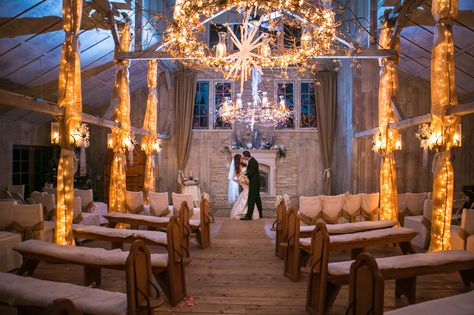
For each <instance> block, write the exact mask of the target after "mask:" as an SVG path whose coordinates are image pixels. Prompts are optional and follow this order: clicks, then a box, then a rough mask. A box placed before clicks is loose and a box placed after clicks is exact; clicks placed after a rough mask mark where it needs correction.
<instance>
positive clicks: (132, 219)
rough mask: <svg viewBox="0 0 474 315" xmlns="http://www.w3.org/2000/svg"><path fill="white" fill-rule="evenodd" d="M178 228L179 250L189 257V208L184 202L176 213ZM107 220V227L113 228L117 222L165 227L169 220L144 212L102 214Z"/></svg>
mask: <svg viewBox="0 0 474 315" xmlns="http://www.w3.org/2000/svg"><path fill="white" fill-rule="evenodd" d="M177 215H178V223H179V229H180V231H181V237H182V238H181V247H182V248H181V251H182V253H183V255H184V256H185V257H189V234H190V231H191V230H190V225H189V208H188V206H187V204H186V202H183V203H181V207H180V209H179V211H178V213H177ZM104 217H105V218H106V219H107V220H108V223H107V227H109V228H115V227H116V226H117V225H118V224H129V225H130V226H132V227H139V226H144V227H147V228H148V229H149V230H163V229H166V227H167V226H168V224H169V222H170V217H155V216H151V215H144V214H131V213H119V212H111V213H109V214H107V215H105V216H104Z"/></svg>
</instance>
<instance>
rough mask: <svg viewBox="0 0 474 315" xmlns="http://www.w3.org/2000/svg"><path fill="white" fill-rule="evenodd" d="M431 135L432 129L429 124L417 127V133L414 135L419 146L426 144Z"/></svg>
mask: <svg viewBox="0 0 474 315" xmlns="http://www.w3.org/2000/svg"><path fill="white" fill-rule="evenodd" d="M432 134H433V128H431V124H422V125H420V126H418V132H417V133H415V136H416V138H417V139H418V140H420V142H421V146H424V145H425V142H426V145H427V144H428V143H427V142H428V140H429V139H430V138H431V135H432Z"/></svg>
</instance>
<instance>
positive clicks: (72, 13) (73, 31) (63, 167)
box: [54, 0, 82, 245]
mask: <svg viewBox="0 0 474 315" xmlns="http://www.w3.org/2000/svg"><path fill="white" fill-rule="evenodd" d="M81 17H82V0H63V21H64V24H63V30H64V32H65V33H66V38H65V41H64V46H63V49H62V53H61V61H60V64H59V79H58V84H59V85H58V104H59V106H60V107H64V108H65V115H64V117H63V118H62V119H59V120H60V125H61V128H60V146H61V157H60V159H59V164H58V184H57V186H58V187H57V202H56V229H55V234H54V236H55V237H54V239H55V242H56V243H57V244H61V245H74V236H73V234H72V219H73V203H74V164H75V162H74V159H75V154H74V139H72V138H71V136H70V135H71V134H73V133H74V132H75V130H76V129H77V128H78V127H79V125H80V124H81V118H82V117H81V116H82V95H81V61H80V56H79V52H80V49H79V30H80V29H81Z"/></svg>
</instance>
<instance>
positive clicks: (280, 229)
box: [272, 198, 288, 259]
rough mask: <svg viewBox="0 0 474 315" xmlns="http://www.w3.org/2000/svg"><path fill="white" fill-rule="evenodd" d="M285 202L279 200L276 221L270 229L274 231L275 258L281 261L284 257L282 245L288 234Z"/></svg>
mask: <svg viewBox="0 0 474 315" xmlns="http://www.w3.org/2000/svg"><path fill="white" fill-rule="evenodd" d="M286 212H287V209H286V202H285V200H284V199H283V198H281V200H280V202H279V203H278V205H277V208H276V216H277V217H276V220H275V222H273V226H272V228H273V229H274V230H275V234H276V235H275V256H277V257H280V258H281V259H283V258H284V257H285V253H284V251H285V246H284V245H283V244H284V243H285V241H286V237H287V234H288V227H287V224H288V223H287V222H288V214H287V213H286Z"/></svg>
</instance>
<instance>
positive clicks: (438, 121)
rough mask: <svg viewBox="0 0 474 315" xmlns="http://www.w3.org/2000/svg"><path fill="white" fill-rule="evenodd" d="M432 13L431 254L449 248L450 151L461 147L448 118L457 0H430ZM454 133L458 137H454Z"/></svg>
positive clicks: (453, 121)
mask: <svg viewBox="0 0 474 315" xmlns="http://www.w3.org/2000/svg"><path fill="white" fill-rule="evenodd" d="M431 13H432V15H433V18H434V20H435V22H436V25H435V34H434V39H433V49H432V56H431V128H432V131H433V132H432V134H431V136H430V138H429V140H428V142H429V146H430V148H432V149H433V150H434V151H435V152H436V154H435V158H434V161H433V215H432V222H431V242H430V249H429V250H430V251H440V250H447V249H450V225H451V214H452V206H453V193H454V192H453V190H454V172H453V166H452V164H451V148H452V147H456V146H460V145H461V141H460V132H459V127H458V126H459V117H456V116H447V115H446V109H447V108H448V107H452V106H456V105H457V96H456V81H455V75H454V43H453V37H452V27H451V26H450V25H449V23H448V21H449V20H453V19H455V18H456V16H457V13H458V2H457V0H433V3H432V7H431ZM456 134H457V135H456Z"/></svg>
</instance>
